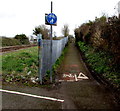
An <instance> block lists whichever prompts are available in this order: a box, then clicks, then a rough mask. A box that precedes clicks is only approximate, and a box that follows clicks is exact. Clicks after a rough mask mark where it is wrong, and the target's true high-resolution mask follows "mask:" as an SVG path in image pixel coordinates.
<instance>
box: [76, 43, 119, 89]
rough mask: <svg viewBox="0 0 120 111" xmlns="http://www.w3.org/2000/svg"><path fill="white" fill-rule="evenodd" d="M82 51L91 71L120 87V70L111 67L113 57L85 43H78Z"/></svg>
mask: <svg viewBox="0 0 120 111" xmlns="http://www.w3.org/2000/svg"><path fill="white" fill-rule="evenodd" d="M78 46H79V48H80V50H81V51H82V52H83V53H84V55H85V58H86V61H87V63H88V64H89V65H90V67H91V69H92V70H93V71H94V72H96V74H99V75H100V76H103V77H104V78H106V79H107V80H109V81H111V83H112V84H113V85H115V86H116V87H120V70H116V69H115V67H114V66H112V65H111V62H112V61H113V60H112V55H110V54H108V53H107V52H105V51H100V50H96V49H95V48H93V47H91V46H89V45H86V44H85V43H84V42H81V41H80V42H78Z"/></svg>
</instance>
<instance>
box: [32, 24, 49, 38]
mask: <svg viewBox="0 0 120 111" xmlns="http://www.w3.org/2000/svg"><path fill="white" fill-rule="evenodd" d="M49 32H50V31H49V29H48V28H47V27H46V26H45V25H39V26H37V27H35V29H34V30H33V34H34V35H36V36H37V34H42V39H49Z"/></svg>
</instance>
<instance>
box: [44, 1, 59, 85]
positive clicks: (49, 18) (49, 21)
mask: <svg viewBox="0 0 120 111" xmlns="http://www.w3.org/2000/svg"><path fill="white" fill-rule="evenodd" d="M45 24H46V25H50V32H51V33H50V40H51V42H50V58H51V59H50V60H51V61H50V82H51V83H52V33H53V28H52V26H53V25H54V26H56V25H57V16H56V15H55V14H54V13H53V2H52V1H51V13H50V14H45Z"/></svg>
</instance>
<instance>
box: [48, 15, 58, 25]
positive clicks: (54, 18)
mask: <svg viewBox="0 0 120 111" xmlns="http://www.w3.org/2000/svg"><path fill="white" fill-rule="evenodd" d="M46 19H47V22H48V23H49V24H51V25H54V24H55V23H56V22H57V16H56V15H55V14H54V13H50V14H48V15H47V17H46Z"/></svg>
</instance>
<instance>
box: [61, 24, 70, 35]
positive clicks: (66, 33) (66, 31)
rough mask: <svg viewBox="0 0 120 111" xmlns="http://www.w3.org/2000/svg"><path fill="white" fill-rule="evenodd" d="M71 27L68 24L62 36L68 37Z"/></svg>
mask: <svg viewBox="0 0 120 111" xmlns="http://www.w3.org/2000/svg"><path fill="white" fill-rule="evenodd" d="M69 31H70V30H69V26H68V25H67V24H65V25H64V26H63V28H62V34H63V35H64V36H65V37H67V36H68V35H69Z"/></svg>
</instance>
